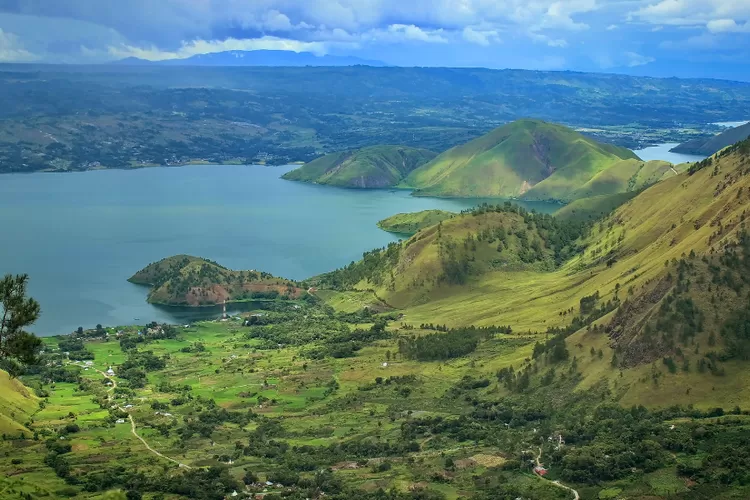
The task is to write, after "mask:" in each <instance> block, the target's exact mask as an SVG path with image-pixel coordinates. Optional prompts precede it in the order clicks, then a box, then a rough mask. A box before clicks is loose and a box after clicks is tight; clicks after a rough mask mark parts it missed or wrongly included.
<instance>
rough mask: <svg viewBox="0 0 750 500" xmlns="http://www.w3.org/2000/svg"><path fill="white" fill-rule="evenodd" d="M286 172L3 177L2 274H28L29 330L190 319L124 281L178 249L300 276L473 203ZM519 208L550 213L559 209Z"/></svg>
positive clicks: (234, 169)
mask: <svg viewBox="0 0 750 500" xmlns="http://www.w3.org/2000/svg"><path fill="white" fill-rule="evenodd" d="M292 168H294V167H291V166H285V167H264V166H193V167H181V168H153V169H141V170H134V171H123V170H102V171H93V172H80V173H70V174H49V173H38V174H18V175H16V174H11V175H2V176H0V227H1V228H2V238H3V240H4V241H3V244H2V245H0V275H1V274H5V273H9V272H11V273H28V274H29V275H30V278H31V283H30V294H31V295H32V296H33V297H34V298H36V299H37V300H38V301H39V302H40V303H41V305H42V316H41V318H40V319H39V321H38V322H37V323H36V325H35V326H34V328H32V330H33V331H35V332H36V333H38V334H40V335H53V334H59V333H69V332H70V331H72V330H74V329H75V328H77V327H78V326H83V327H85V328H87V327H92V326H94V325H95V324H97V323H102V324H104V325H123V324H132V323H135V322H138V323H145V322H147V321H152V320H156V321H168V322H174V321H183V320H184V319H185V318H186V317H188V318H189V317H190V316H191V315H190V314H188V315H186V313H185V312H184V311H179V310H169V309H167V310H164V309H160V308H156V307H154V306H151V305H149V304H147V303H146V294H147V290H146V289H144V288H143V287H139V286H136V285H133V284H130V283H128V282H127V281H126V279H127V278H128V277H129V276H131V275H132V274H133V273H134V272H136V271H137V270H139V269H140V268H142V267H144V266H145V265H146V264H148V263H150V262H153V261H156V260H159V259H161V258H164V257H168V256H170V255H174V254H179V253H186V254H191V255H197V256H201V257H206V258H209V259H212V260H215V261H217V262H219V263H220V264H222V265H225V266H227V267H230V268H233V269H262V270H265V271H268V272H270V273H273V274H275V275H278V276H284V277H288V278H292V279H304V278H307V277H310V276H313V275H315V274H319V273H322V272H325V271H329V270H332V269H334V268H336V267H340V266H342V265H345V264H348V263H349V262H351V261H352V260H355V259H358V258H360V257H361V255H362V252H363V251H365V250H369V249H372V248H375V247H380V246H383V245H386V244H388V243H389V242H391V241H395V240H396V239H397V238H396V237H395V236H393V235H391V234H389V233H386V232H384V231H381V230H380V229H378V228H377V227H376V226H375V223H376V222H377V221H378V220H380V219H383V218H385V217H388V216H390V215H393V214H396V213H399V212H412V211H418V210H425V209H428V208H440V209H445V210H454V211H458V210H461V209H464V208H468V207H471V206H473V205H475V204H477V203H478V202H479V201H480V200H446V199H435V198H416V197H412V196H409V193H408V192H406V191H395V192H391V191H388V190H377V191H374V190H373V191H357V190H346V189H337V188H331V187H325V186H315V185H308V184H302V183H297V182H290V181H285V180H282V179H279V176H280V175H281V174H283V173H284V172H286V171H288V170H291V169H292ZM526 206H527V208H536V209H537V210H539V211H546V212H551V211H553V210H555V209H557V208H559V206H557V205H548V204H526ZM215 313H216V312H215V311H212V312H209V313H208V314H215ZM194 315H195V313H192V316H194ZM136 318H138V320H137V321H136Z"/></svg>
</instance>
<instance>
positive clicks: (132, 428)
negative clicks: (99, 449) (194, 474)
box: [94, 368, 192, 469]
mask: <svg viewBox="0 0 750 500" xmlns="http://www.w3.org/2000/svg"><path fill="white" fill-rule="evenodd" d="M94 371H96V372H97V373H99V374H101V376H103V377H104V378H106V379H108V380H111V381H112V386H111V387H110V388H109V389H107V400H108V401H109V402H112V392H113V391H114V390H115V388H117V380H115V379H114V377H110V376H109V375H107V374H106V373H104V372H103V371H101V370H97V369H96V368H94ZM118 408H119V406H118ZM128 420H130V432H132V433H133V435H134V436H135V437H136V438H138V440H139V441H140V442H141V443H143V446H145V447H146V449H147V450H148V451H150V452H151V453H153V454H154V455H156V456H157V457H161V458H164V459H166V460H169V461H170V462H173V463H176V464H177V465H178V466H179V467H183V468H185V469H192V467H190V466H189V465H187V464H183V463H182V462H178V461H177V460H175V459H174V458H169V457H168V456H166V455H164V454H162V453H160V452H158V451H156V450H155V449H153V448H152V447H151V445H150V444H148V442H147V441H146V440H145V439H143V438H142V437H141V436H139V435H138V432H136V430H135V420H133V415H131V414H130V413H128Z"/></svg>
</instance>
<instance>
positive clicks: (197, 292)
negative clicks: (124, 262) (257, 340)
mask: <svg viewBox="0 0 750 500" xmlns="http://www.w3.org/2000/svg"><path fill="white" fill-rule="evenodd" d="M128 281H130V282H131V283H135V284H137V285H144V286H149V287H151V291H150V292H149V294H148V299H147V300H148V302H149V303H151V304H159V305H167V306H193V307H197V306H214V305H218V304H222V303H225V302H238V301H249V300H274V299H295V298H299V297H300V295H301V294H302V293H304V289H303V288H300V287H299V285H298V284H297V283H295V282H294V281H291V280H287V279H284V278H277V277H275V276H273V275H271V274H269V273H266V272H263V271H255V270H251V271H233V270H231V269H227V268H226V267H224V266H221V265H219V264H217V263H216V262H213V261H210V260H208V259H202V258H200V257H193V256H191V255H175V256H172V257H167V258H165V259H162V260H160V261H158V262H154V263H151V264H149V265H148V266H146V267H144V268H143V269H141V270H140V271H138V272H137V273H135V274H134V275H133V276H131V277H130V278H129V279H128Z"/></svg>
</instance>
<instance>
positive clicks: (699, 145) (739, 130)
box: [670, 123, 750, 156]
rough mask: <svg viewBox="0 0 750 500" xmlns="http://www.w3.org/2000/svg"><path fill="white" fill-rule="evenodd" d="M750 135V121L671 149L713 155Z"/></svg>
mask: <svg viewBox="0 0 750 500" xmlns="http://www.w3.org/2000/svg"><path fill="white" fill-rule="evenodd" d="M748 137H750V123H746V124H744V125H740V126H739V127H734V128H730V129H728V130H725V131H723V132H721V133H719V134H716V135H714V136H710V137H698V138H695V139H691V140H689V141H687V142H683V143H682V144H680V145H679V146H675V147H674V148H672V149H671V150H670V151H672V152H674V153H683V154H690V155H702V156H709V155H712V154H714V153H716V152H718V151H720V150H722V149H724V148H725V147H727V146H731V145H732V144H734V143H736V142H739V141H743V140H745V139H747V138H748Z"/></svg>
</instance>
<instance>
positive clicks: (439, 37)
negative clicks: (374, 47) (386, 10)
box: [372, 24, 448, 43]
mask: <svg viewBox="0 0 750 500" xmlns="http://www.w3.org/2000/svg"><path fill="white" fill-rule="evenodd" d="M372 33H373V34H375V36H378V34H380V35H381V37H382V34H383V33H385V34H387V35H388V36H386V37H385V38H386V40H387V41H399V40H414V41H419V42H427V43H448V39H447V38H445V37H444V36H443V30H442V29H437V30H424V29H422V28H420V27H419V26H415V25H413V24H391V25H389V26H388V28H387V29H386V30H385V31H384V32H383V31H381V30H373V31H372Z"/></svg>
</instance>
